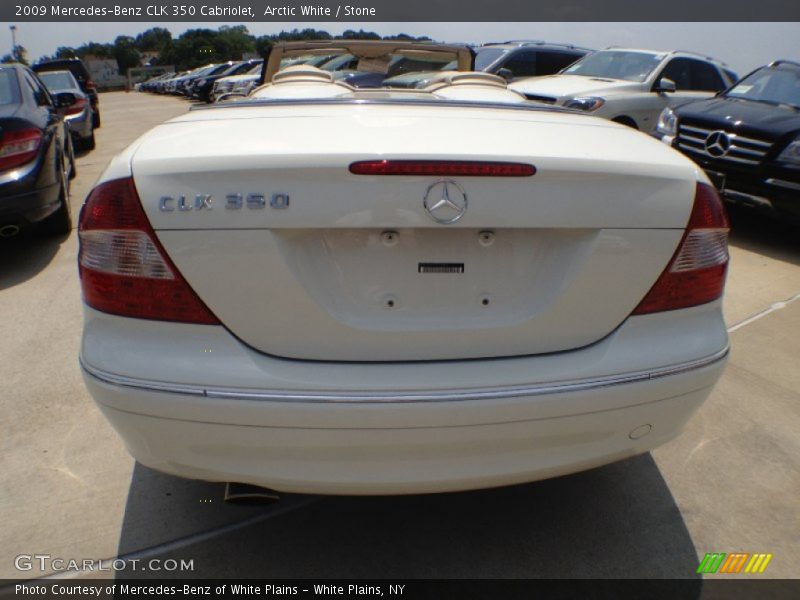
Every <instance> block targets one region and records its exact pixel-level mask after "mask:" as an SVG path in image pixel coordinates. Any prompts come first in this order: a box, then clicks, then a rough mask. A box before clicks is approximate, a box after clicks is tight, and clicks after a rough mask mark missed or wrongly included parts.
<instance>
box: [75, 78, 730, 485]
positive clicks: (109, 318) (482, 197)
mask: <svg viewBox="0 0 800 600" xmlns="http://www.w3.org/2000/svg"><path fill="white" fill-rule="evenodd" d="M420 97H421V96H420V95H419V94H416V95H415V96H413V97H409V99H406V98H405V97H404V96H403V94H402V93H401V94H392V95H389V96H386V95H383V96H381V95H380V94H375V95H372V96H370V94H368V93H366V92H364V93H361V92H358V93H357V92H353V93H350V94H347V95H345V97H340V98H338V99H336V100H324V101H323V100H320V101H313V100H311V101H296V102H285V101H264V102H257V101H256V102H252V103H244V104H242V105H229V106H220V107H217V108H210V109H204V110H197V111H192V112H191V113H190V114H188V115H186V116H183V117H179V118H177V119H174V120H172V121H170V122H168V123H166V124H163V125H161V126H159V127H157V128H155V129H154V130H152V131H151V132H149V133H148V134H146V135H145V136H144V137H143V138H141V139H140V140H138V141H137V142H136V143H134V144H133V145H132V146H131V147H130V148H129V149H128V150H126V151H125V152H123V153H122V154H121V155H120V156H119V157H117V158H116V159H115V160H114V161H113V163H112V164H111V165H110V166H109V168H108V169H107V171H106V172H105V174H104V175H103V176H102V178H101V180H100V182H99V183H98V185H97V187H96V188H95V189H94V190H93V191H92V193H91V194H90V196H89V198H88V199H87V202H86V205H85V206H84V208H83V212H82V215H81V221H80V240H81V250H80V273H81V281H82V285H83V293H84V299H85V303H86V322H85V328H84V336H83V346H82V353H81V362H82V365H83V369H84V375H85V379H86V384H87V386H88V388H89V391H90V392H91V394H92V396H93V397H94V398H95V400H96V401H97V403H98V405H99V407H100V409H101V410H102V411H103V413H104V414H105V416H106V417H107V418H108V420H109V421H110V422H111V424H112V425H113V426H114V427H115V428H116V430H117V431H118V432H119V434H120V435H121V436H122V438H123V439H124V440H125V443H126V444H127V447H128V448H129V450H130V452H131V454H132V455H133V456H134V457H135V458H136V459H137V460H139V461H140V462H141V463H143V464H145V465H147V466H149V467H152V468H154V469H158V470H160V471H164V472H168V473H172V474H176V475H180V476H184V477H190V478H198V479H206V480H214V481H235V482H248V483H253V484H258V485H262V486H267V487H270V488H274V489H277V490H283V491H292V492H309V493H333V494H337V493H342V494H345V493H347V494H350V493H352V494H370V493H376V494H384V493H390V494H393V493H415V492H434V491H446V490H461V489H471V488H481V487H488V486H497V485H506V484H513V483H519V482H526V481H533V480H537V479H541V478H546V477H552V476H556V475H561V474H565V473H571V472H575V471H580V470H583V469H588V468H591V467H595V466H598V465H602V464H605V463H609V462H612V461H616V460H619V459H622V458H625V457H628V456H631V455H634V454H637V453H642V452H646V451H648V450H649V449H651V448H654V447H656V446H658V445H660V444H663V443H664V442H666V441H667V440H669V439H671V438H673V437H674V436H676V435H677V434H678V433H679V432H680V431H681V429H682V428H683V426H684V425H685V423H686V422H687V420H688V419H689V418H690V417H691V415H692V414H693V413H694V412H695V411H696V410H697V408H698V407H699V406H700V405H701V403H702V402H703V401H704V399H705V398H706V397H707V396H708V395H709V393H710V391H711V389H712V387H713V385H714V383H715V382H716V380H717V379H718V377H719V376H720V373H721V371H722V368H723V364H724V360H725V357H726V354H727V348H728V341H727V334H726V331H725V326H724V323H723V319H722V316H721V295H722V291H723V286H724V279H725V272H726V267H727V260H728V258H727V248H726V237H727V228H728V225H727V221H726V217H725V214H724V210H723V208H722V206H721V204H720V201H719V199H718V197H717V195H716V193H715V192H714V190H713V188H712V187H711V186H710V185H709V184H708V181H707V180H706V178H705V176H704V175H703V174H702V173H701V172H700V171H699V170H698V169H697V167H696V166H694V165H693V164H692V163H691V162H690V161H689V160H687V159H686V158H684V157H683V156H681V155H679V154H678V153H677V152H675V151H673V150H671V149H669V148H667V147H665V146H663V144H660V143H659V142H657V141H656V140H653V139H650V138H649V137H647V136H644V135H642V134H640V133H638V132H636V131H633V130H631V129H629V128H626V127H623V126H619V125H616V124H614V123H611V122H608V121H603V120H600V119H595V118H592V117H588V116H585V115H578V114H570V113H567V112H563V111H558V110H553V109H541V108H535V107H527V106H524V105H523V104H516V105H515V104H507V105H503V104H485V103H481V102H471V103H466V102H460V101H454V100H452V99H450V100H448V99H446V98H445V97H444V96H442V95H437V94H436V93H431V94H430V97H426V99H422V100H420ZM370 98H373V99H370Z"/></svg>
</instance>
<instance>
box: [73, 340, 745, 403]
mask: <svg viewBox="0 0 800 600" xmlns="http://www.w3.org/2000/svg"><path fill="white" fill-rule="evenodd" d="M728 351H729V347H725V348H724V349H722V350H720V351H719V352H716V353H714V354H712V355H711V356H707V357H705V358H701V359H697V360H693V361H689V362H685V363H680V364H677V365H672V366H669V367H662V368H659V369H652V370H649V371H638V372H634V373H626V374H622V375H610V376H608V377H597V378H593V379H583V380H577V381H565V382H557V383H546V384H540V385H529V386H519V387H508V388H492V389H478V390H475V389H472V390H447V391H441V392H411V391H410V392H364V391H354V392H352V393H341V392H316V391H300V392H292V391H283V390H274V391H273V390H245V389H235V388H212V387H205V386H194V385H185V384H177V383H162V382H157V381H147V380H142V379H134V378H131V377H125V376H122V375H115V374H113V373H108V372H106V371H102V370H100V369H96V368H94V367H92V366H90V365H87V364H86V363H85V362H84V361H83V357H81V367H82V368H83V370H84V371H85V372H86V373H88V374H89V375H91V376H92V377H95V378H97V379H99V380H100V381H102V382H104V383H110V384H112V385H118V386H123V387H129V388H135V389H139V390H143V391H149V392H167V393H172V394H188V395H192V396H202V397H205V398H224V399H228V400H261V401H268V402H313V403H328V402H332V403H409V402H452V401H469V400H494V399H500V398H519V397H524V396H542V395H547V394H565V393H569V392H583V391H587V390H593V389H599V388H605V387H609V386H614V385H623V384H629V383H638V382H642V381H650V380H652V379H659V378H661V377H669V376H670V375H677V374H680V373H685V372H687V371H693V370H696V369H702V368H703V367H707V366H710V365H713V364H714V363H716V362H719V361H721V360H723V359H724V358H725V357H726V356H727V355H728Z"/></svg>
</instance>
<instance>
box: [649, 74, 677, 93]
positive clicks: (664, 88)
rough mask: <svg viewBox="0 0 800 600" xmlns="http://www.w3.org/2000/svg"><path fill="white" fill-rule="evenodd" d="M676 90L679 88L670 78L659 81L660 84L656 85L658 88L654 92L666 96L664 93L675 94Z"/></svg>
mask: <svg viewBox="0 0 800 600" xmlns="http://www.w3.org/2000/svg"><path fill="white" fill-rule="evenodd" d="M676 89H678V88H677V87H676V86H675V82H674V81H672V79H670V78H669V77H662V78H661V79H659V80H658V83H656V86H655V88H653V91H654V92H658V93H659V94H664V93H669V92H674V91H675V90H676Z"/></svg>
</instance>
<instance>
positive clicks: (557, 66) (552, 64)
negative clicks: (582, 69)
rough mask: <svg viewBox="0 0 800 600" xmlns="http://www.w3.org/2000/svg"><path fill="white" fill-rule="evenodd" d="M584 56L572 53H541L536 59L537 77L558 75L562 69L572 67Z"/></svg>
mask: <svg viewBox="0 0 800 600" xmlns="http://www.w3.org/2000/svg"><path fill="white" fill-rule="evenodd" d="M581 56H583V54H574V53H570V52H539V55H538V56H537V57H536V71H537V73H536V74H537V75H552V74H553V73H558V72H559V71H560V70H561V69H564V68H565V67H568V66H570V65H571V64H572V63H574V62H575V61H576V60H578V59H579V58H580V57H581Z"/></svg>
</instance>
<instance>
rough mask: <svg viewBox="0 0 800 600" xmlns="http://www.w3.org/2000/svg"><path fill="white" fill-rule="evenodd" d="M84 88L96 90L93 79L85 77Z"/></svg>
mask: <svg viewBox="0 0 800 600" xmlns="http://www.w3.org/2000/svg"><path fill="white" fill-rule="evenodd" d="M86 89H87V90H96V89H97V86H96V85H95V83H94V81H92V80H91V79H87V80H86Z"/></svg>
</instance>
